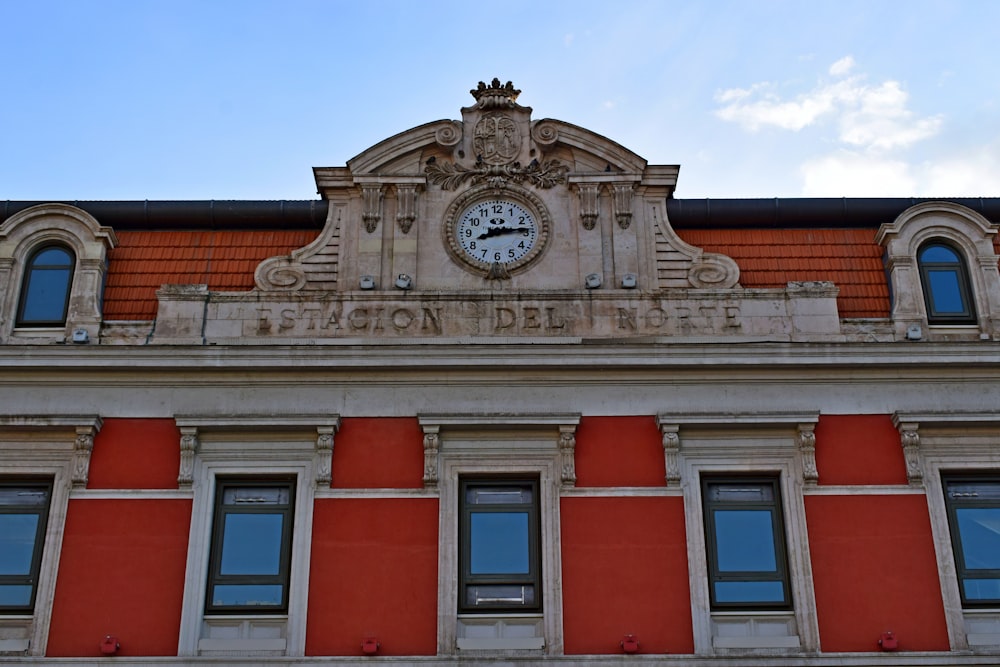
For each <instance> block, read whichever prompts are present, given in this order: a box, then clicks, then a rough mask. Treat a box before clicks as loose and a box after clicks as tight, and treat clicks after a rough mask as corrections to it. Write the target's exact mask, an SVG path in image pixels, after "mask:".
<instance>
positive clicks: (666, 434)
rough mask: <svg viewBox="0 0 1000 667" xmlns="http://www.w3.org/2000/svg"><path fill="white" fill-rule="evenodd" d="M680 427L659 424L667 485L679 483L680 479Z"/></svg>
mask: <svg viewBox="0 0 1000 667" xmlns="http://www.w3.org/2000/svg"><path fill="white" fill-rule="evenodd" d="M680 429H681V427H680V425H679V424H661V425H660V433H662V434H663V461H664V464H665V466H666V469H667V476H666V482H667V486H670V485H671V484H674V485H676V484H680V481H681V462H680V454H681V437H680V433H679V431H680Z"/></svg>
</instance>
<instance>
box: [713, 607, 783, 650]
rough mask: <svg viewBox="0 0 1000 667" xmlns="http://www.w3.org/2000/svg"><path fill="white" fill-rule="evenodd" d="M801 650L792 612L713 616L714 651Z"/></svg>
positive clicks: (723, 613)
mask: <svg viewBox="0 0 1000 667" xmlns="http://www.w3.org/2000/svg"><path fill="white" fill-rule="evenodd" d="M801 646H802V642H801V641H800V640H799V635H798V632H797V629H796V624H795V613H794V612H791V611H758V612H731V611H725V612H712V647H713V648H719V649H798V648H801Z"/></svg>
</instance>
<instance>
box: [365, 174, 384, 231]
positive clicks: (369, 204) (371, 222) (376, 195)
mask: <svg viewBox="0 0 1000 667" xmlns="http://www.w3.org/2000/svg"><path fill="white" fill-rule="evenodd" d="M361 194H362V197H363V199H364V202H363V205H364V210H363V211H362V212H361V219H362V220H364V222H365V229H366V230H367V231H368V233H369V234H371V233H373V232H374V231H375V229H376V228H378V223H379V221H380V220H382V186H381V185H362V186H361Z"/></svg>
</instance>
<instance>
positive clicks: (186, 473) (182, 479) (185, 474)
mask: <svg viewBox="0 0 1000 667" xmlns="http://www.w3.org/2000/svg"><path fill="white" fill-rule="evenodd" d="M197 453H198V428H197V427H196V426H182V427H181V465H180V470H179V471H178V472H177V486H178V487H179V488H182V489H185V488H191V483H192V481H193V479H194V456H195V454H197Z"/></svg>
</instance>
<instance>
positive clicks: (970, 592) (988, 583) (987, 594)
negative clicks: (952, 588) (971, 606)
mask: <svg viewBox="0 0 1000 667" xmlns="http://www.w3.org/2000/svg"><path fill="white" fill-rule="evenodd" d="M962 588H963V590H964V592H965V597H966V599H967V600H1000V579H965V580H964V581H963V582H962Z"/></svg>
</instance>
